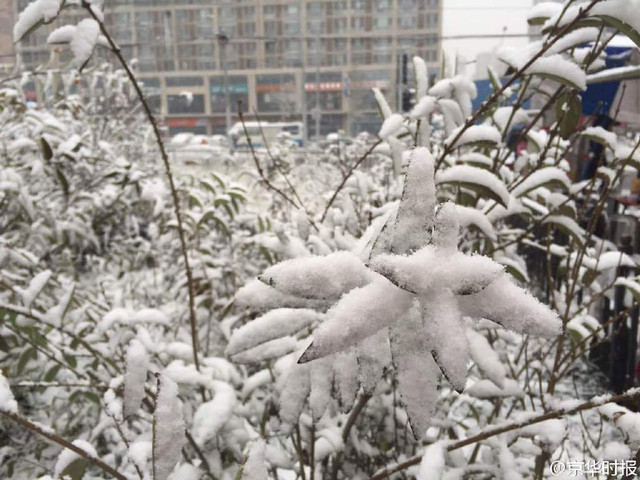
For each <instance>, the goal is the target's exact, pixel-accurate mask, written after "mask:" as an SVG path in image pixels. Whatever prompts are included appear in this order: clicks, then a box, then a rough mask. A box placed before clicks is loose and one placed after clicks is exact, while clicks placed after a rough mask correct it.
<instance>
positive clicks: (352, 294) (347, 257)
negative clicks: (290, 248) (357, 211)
mask: <svg viewBox="0 0 640 480" xmlns="http://www.w3.org/2000/svg"><path fill="white" fill-rule="evenodd" d="M458 236H459V226H458V221H457V218H456V206H455V205H454V204H453V203H450V202H448V203H444V204H438V202H437V199H436V190H435V185H434V161H433V157H432V155H431V153H430V152H429V151H428V150H427V149H426V148H418V149H416V150H414V151H413V152H412V154H411V158H410V163H409V167H408V171H407V176H406V180H405V186H404V191H403V194H402V199H401V202H400V205H399V207H398V211H397V214H396V215H395V217H394V218H390V219H389V220H388V221H387V223H386V225H385V226H384V228H382V230H381V232H380V234H379V235H378V237H377V239H376V240H375V242H374V245H373V246H372V248H371V252H370V254H369V256H368V257H369V258H368V261H367V260H365V261H362V260H361V259H360V258H358V256H356V255H354V254H352V253H349V252H338V253H334V254H331V255H328V256H324V257H307V258H300V259H293V260H288V261H285V262H282V263H279V264H277V265H274V266H272V267H270V268H269V269H267V270H266V271H265V272H264V273H263V274H262V275H261V276H260V279H261V280H262V281H263V282H265V283H267V284H268V285H270V286H271V287H273V288H274V289H276V290H277V291H279V292H280V293H283V294H287V295H293V296H296V297H303V298H307V299H322V300H331V299H335V300H336V303H335V304H333V306H332V307H331V308H330V309H329V310H328V311H327V313H326V315H325V320H324V321H323V322H322V323H321V324H320V326H319V327H318V328H316V329H315V330H314V332H313V341H312V343H311V344H310V345H309V347H308V348H307V349H306V350H305V351H304V353H303V354H302V356H301V357H300V359H299V361H298V363H300V364H306V363H307V362H312V363H311V365H310V366H311V367H312V368H311V370H310V371H311V377H312V380H313V372H314V368H313V366H314V364H315V363H316V361H317V362H321V363H323V364H324V363H326V361H327V360H328V359H329V358H333V361H339V362H340V363H343V364H355V363H356V362H355V361H350V360H349V358H348V357H349V356H351V357H353V358H354V359H355V360H357V368H358V369H359V370H360V372H359V379H360V383H361V384H362V386H363V388H364V389H365V392H366V391H367V390H370V391H371V390H372V388H373V387H374V386H375V382H377V380H378V378H379V375H381V372H380V373H379V374H378V376H377V377H376V376H375V372H367V371H366V370H371V369H372V368H374V369H375V366H376V361H375V360H373V358H374V357H376V356H378V357H381V358H384V357H385V355H387V356H388V353H387V352H388V351H389V350H390V353H391V360H392V363H393V366H394V368H395V369H396V375H397V379H398V388H399V391H400V397H401V400H402V403H403V405H404V407H405V410H406V412H407V415H408V417H409V421H410V424H411V427H412V430H413V433H414V435H415V436H416V437H417V438H421V437H422V436H423V435H424V433H425V432H426V429H427V428H428V424H429V420H430V417H431V415H432V412H433V409H434V407H435V403H436V399H437V385H438V379H439V376H440V372H442V374H444V376H445V378H446V379H447V380H448V381H449V383H450V384H451V385H452V387H453V388H454V389H455V390H457V391H458V392H461V391H462V390H463V389H464V387H465V382H466V376H467V363H468V358H469V347H468V344H467V329H466V323H465V322H466V317H470V318H472V319H483V318H484V319H488V320H492V321H494V322H496V323H498V324H500V325H501V326H503V327H505V328H509V329H511V330H514V331H516V332H521V333H530V334H535V335H539V336H543V337H552V336H555V335H558V334H560V333H561V322H560V320H559V318H558V316H557V314H556V313H554V312H553V311H551V310H550V309H549V308H548V307H547V306H545V305H543V304H542V303H540V302H539V301H538V300H536V299H535V298H534V297H533V296H532V295H531V294H529V293H528V292H527V291H526V290H524V289H522V288H520V287H518V286H517V285H515V284H514V283H513V282H512V281H511V280H510V278H509V277H508V275H507V274H506V273H505V272H504V271H503V267H502V266H501V265H500V264H498V263H496V262H494V261H493V260H491V259H490V258H489V257H486V256H482V255H466V254H464V253H462V252H460V251H459V250H458ZM389 347H390V348H389ZM385 350H386V352H385ZM320 359H322V360H320ZM381 364H383V362H380V361H379V362H378V363H377V365H381ZM323 369H324V370H326V368H325V367H323ZM339 370H340V369H336V368H335V366H334V376H335V383H337V384H338V385H337V387H338V388H337V390H340V385H342V384H344V385H347V386H348V388H349V389H350V391H351V392H353V391H354V388H353V384H354V382H353V381H352V380H349V379H348V378H347V379H345V378H344V376H345V375H348V373H347V374H345V373H344V372H340V371H339ZM349 370H350V369H348V368H347V369H346V371H349ZM363 370H364V371H363ZM329 372H330V370H329ZM372 375H373V376H372ZM340 377H342V378H340ZM372 379H373V380H372ZM492 380H493V381H494V382H497V383H501V379H497V380H495V379H493V378H492ZM329 381H331V380H329ZM356 385H357V383H356ZM498 386H501V385H498ZM311 392H313V390H311ZM355 392H356V393H357V386H356V388H355ZM353 395H355V393H353ZM340 396H341V397H344V392H340ZM311 400H313V399H311ZM342 400H343V401H344V400H345V399H344V398H342ZM312 403H313V402H312ZM344 403H347V404H352V402H351V401H346V402H344ZM312 407H313V405H312Z"/></svg>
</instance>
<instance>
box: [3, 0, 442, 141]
mask: <svg viewBox="0 0 640 480" xmlns="http://www.w3.org/2000/svg"><path fill="white" fill-rule="evenodd" d="M0 2H13V5H12V7H13V15H15V14H16V13H15V12H20V11H22V10H23V9H24V8H25V6H26V5H27V4H28V2H29V0H0ZM441 3H442V2H441V0H110V1H108V2H106V3H105V14H106V16H105V22H106V24H107V27H108V29H109V31H110V32H111V33H112V35H113V36H114V38H115V39H116V41H117V43H118V44H119V45H120V46H121V47H122V51H123V54H124V57H125V58H126V59H128V60H131V59H134V58H135V59H137V60H138V65H137V69H138V76H139V77H140V80H141V81H142V82H144V85H145V88H146V93H147V95H148V96H149V98H150V100H151V101H152V103H153V105H154V108H155V109H156V110H157V112H158V113H160V114H161V116H162V118H163V119H164V121H165V123H166V125H167V126H168V127H169V129H170V131H171V133H179V132H193V133H206V134H215V133H221V134H222V133H224V132H225V131H226V129H227V126H228V124H229V123H230V124H231V125H232V124H233V123H234V122H235V121H236V117H237V109H238V101H241V102H242V109H243V110H244V111H245V112H248V113H247V118H248V119H249V118H251V117H252V116H253V115H252V114H253V113H254V112H257V113H258V115H259V117H260V119H261V120H262V121H300V120H302V119H304V120H306V124H307V125H308V132H309V135H310V136H314V135H315V134H316V133H317V134H320V135H324V134H327V133H329V132H334V131H337V130H340V129H342V130H345V131H347V132H348V133H350V134H355V133H358V132H360V131H363V130H368V131H372V132H373V131H377V129H378V127H379V124H380V118H379V115H378V112H377V107H376V104H375V101H374V99H373V95H371V88H372V87H378V88H380V89H381V90H382V91H383V92H384V93H385V94H386V95H387V97H388V98H389V100H390V101H391V103H392V107H396V108H398V107H400V106H401V104H402V91H403V90H408V89H409V88H411V87H412V86H413V80H412V78H411V72H412V69H411V68H406V64H407V63H410V62H411V57H412V56H413V55H419V56H421V57H422V58H424V59H425V60H426V61H427V63H428V65H429V74H430V75H433V76H437V75H438V73H439V70H440V52H441V37H442V5H441ZM1 8H2V7H1V6H0V9H1ZM4 11H6V10H4V9H3V12H4ZM13 15H9V16H8V17H9V21H11V18H12V17H13ZM73 17H77V18H73ZM84 17H85V14H84V12H83V11H81V10H79V9H74V8H69V9H67V10H65V15H64V18H62V19H60V20H57V21H56V22H54V23H53V24H51V25H48V26H47V28H40V29H38V30H36V31H35V32H33V33H32V34H31V35H30V36H28V37H27V38H26V39H25V40H23V42H21V43H20V44H18V45H17V46H16V50H17V55H18V56H17V58H18V61H19V62H20V64H21V65H22V66H23V67H24V68H26V69H33V68H36V67H38V66H40V65H44V64H49V66H56V65H57V66H62V65H64V64H65V63H66V62H67V61H69V59H70V54H69V52H67V51H65V49H59V48H58V47H56V48H57V50H54V48H53V47H50V46H47V45H46V38H47V35H48V32H50V31H51V30H52V29H53V28H55V27H57V26H59V25H61V24H66V23H73V22H74V21H75V20H80V19H81V18H84ZM4 20H5V19H4V17H2V16H0V22H2V21H4ZM10 30H11V29H10V28H8V29H5V28H2V29H0V31H1V32H3V35H5V33H7V32H10ZM0 45H2V46H3V48H4V47H5V46H7V45H9V46H11V42H10V41H5V39H4V38H3V39H2V41H0ZM52 51H55V52H57V53H54V54H53V56H52V54H51V52H52ZM105 53H106V52H102V54H101V55H103V56H104V55H105ZM7 55H11V52H8V53H7ZM404 85H406V87H405V86H404ZM33 90H34V91H33V95H36V94H37V92H36V90H37V88H36V86H35V84H34V88H33ZM185 91H188V92H191V93H192V94H193V96H192V97H191V95H184V94H183V93H184V92H185ZM227 92H228V96H229V100H230V101H229V102H228V105H229V112H227V111H226V108H227V101H226V95H227ZM405 101H406V99H405ZM398 109H399V108H398Z"/></svg>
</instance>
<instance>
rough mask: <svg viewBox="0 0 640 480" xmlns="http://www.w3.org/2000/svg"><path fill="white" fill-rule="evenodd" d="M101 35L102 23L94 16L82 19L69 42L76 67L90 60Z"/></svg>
mask: <svg viewBox="0 0 640 480" xmlns="http://www.w3.org/2000/svg"><path fill="white" fill-rule="evenodd" d="M99 35H100V25H98V22H96V21H95V20H94V19H92V18H85V19H83V20H80V22H79V23H78V25H76V31H75V32H74V35H73V38H72V39H71V42H70V43H69V47H70V48H71V52H72V53H73V61H74V64H75V65H76V67H82V66H83V65H84V64H86V63H87V62H88V61H89V58H91V54H93V50H94V49H95V48H96V44H97V42H98V36H99Z"/></svg>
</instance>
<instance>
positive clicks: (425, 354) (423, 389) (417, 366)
mask: <svg viewBox="0 0 640 480" xmlns="http://www.w3.org/2000/svg"><path fill="white" fill-rule="evenodd" d="M425 334H426V332H425V329H424V326H423V325H422V322H421V320H420V315H419V312H418V310H417V309H416V308H412V309H411V310H410V311H408V312H406V313H405V314H404V315H403V318H402V328H394V329H393V330H392V332H391V334H390V335H389V340H390V342H391V355H392V358H393V364H394V366H395V368H396V375H397V378H398V390H399V392H400V401H401V403H402V405H403V406H404V409H405V411H406V412H407V416H408V417H409V424H410V425H411V430H412V432H413V436H414V437H415V438H416V439H422V438H423V437H424V435H425V434H426V432H427V429H428V428H429V423H430V420H431V416H432V415H433V412H434V410H435V406H436V399H437V397H438V390H437V388H438V379H439V376H440V372H439V369H438V366H437V365H436V363H435V362H434V361H433V358H432V356H431V349H430V348H429V345H428V344H427V342H426V341H425V337H426V335H425Z"/></svg>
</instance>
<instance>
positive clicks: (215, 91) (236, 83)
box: [209, 75, 249, 113]
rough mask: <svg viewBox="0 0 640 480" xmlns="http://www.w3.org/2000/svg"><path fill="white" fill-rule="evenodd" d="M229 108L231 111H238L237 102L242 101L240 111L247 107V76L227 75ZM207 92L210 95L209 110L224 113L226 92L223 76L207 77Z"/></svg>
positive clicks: (245, 109)
mask: <svg viewBox="0 0 640 480" xmlns="http://www.w3.org/2000/svg"><path fill="white" fill-rule="evenodd" d="M228 82H229V103H230V105H229V108H230V110H231V112H237V111H238V102H242V111H243V112H246V111H247V110H248V108H249V86H248V84H247V77H245V76H244V75H229V76H228ZM209 94H210V96H211V111H212V112H213V113H224V112H225V111H226V93H225V88H224V77H223V76H217V77H210V78H209Z"/></svg>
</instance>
